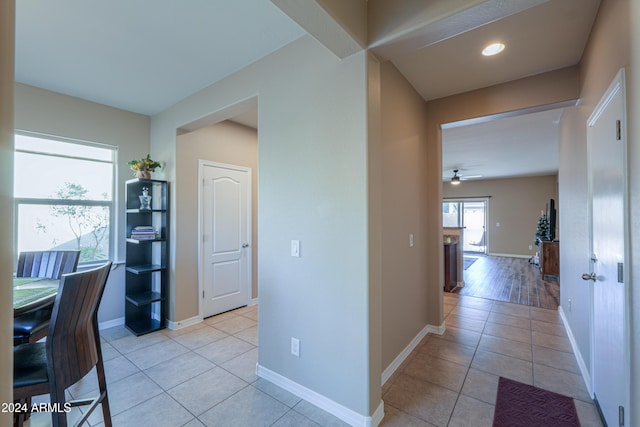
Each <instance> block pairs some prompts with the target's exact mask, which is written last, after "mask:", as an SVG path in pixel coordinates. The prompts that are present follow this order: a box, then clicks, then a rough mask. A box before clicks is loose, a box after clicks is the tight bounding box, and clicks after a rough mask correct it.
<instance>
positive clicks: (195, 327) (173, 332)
mask: <svg viewBox="0 0 640 427" xmlns="http://www.w3.org/2000/svg"><path fill="white" fill-rule="evenodd" d="M205 326H207V324H206V323H204V322H198V323H195V324H193V325H189V326H186V327H184V328H180V329H176V330H173V329H163V330H162V333H163V334H164V335H166V336H168V337H169V338H175V337H179V336H180V335H184V334H188V333H189V332H193V331H196V330H198V329H202V328H204V327H205Z"/></svg>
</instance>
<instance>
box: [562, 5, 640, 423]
mask: <svg viewBox="0 0 640 427" xmlns="http://www.w3.org/2000/svg"><path fill="white" fill-rule="evenodd" d="M634 3H635V4H637V2H635V1H629V0H604V1H603V2H602V4H601V6H600V10H599V12H598V16H597V18H596V22H595V25H594V27H593V30H592V33H591V36H590V39H589V42H588V44H587V46H586V49H585V53H584V56H583V58H582V61H581V63H580V83H581V84H580V105H579V106H578V107H575V108H571V109H568V110H567V111H566V112H565V114H564V115H563V118H562V122H561V143H560V172H559V176H558V180H559V193H560V196H559V198H560V208H559V210H558V211H559V214H560V233H561V236H562V243H561V245H560V265H561V269H562V282H561V293H560V297H561V306H563V307H564V314H565V316H566V317H567V320H568V322H569V325H570V327H571V331H572V333H573V335H574V337H575V340H576V343H577V346H578V349H579V352H580V356H581V357H582V358H583V360H584V362H585V365H586V367H587V369H589V370H590V365H591V345H590V342H591V330H590V327H589V325H590V313H591V311H590V307H591V304H592V302H591V292H590V288H589V287H588V286H585V285H584V282H583V281H582V280H581V278H580V276H581V274H582V273H584V272H588V271H589V258H590V256H589V234H588V230H589V218H588V187H587V144H586V142H587V134H586V129H587V127H586V123H587V120H588V118H589V116H590V115H591V113H592V112H593V110H594V108H595V106H596V104H597V103H598V102H599V101H600V98H601V97H602V95H604V93H605V91H606V89H607V87H608V86H609V84H610V83H611V82H612V80H613V78H614V77H615V75H616V73H617V72H618V70H619V69H620V68H622V67H629V65H630V54H631V52H633V51H634V49H632V48H631V46H630V44H629V43H630V34H631V29H632V28H634V27H637V25H635V24H636V22H634V23H633V24H634V25H630V24H631V22H630V18H629V16H630V5H632V4H634ZM636 11H637V10H636ZM636 16H637V15H636ZM638 40H639V38H638V37H634V38H633V41H634V42H635V43H636V44H637V43H638ZM639 47H640V46H638V45H636V46H635V51H637V49H638V48H639ZM634 65H636V66H637V64H634ZM637 70H638V69H637V68H636V67H634V68H627V88H628V89H627V96H628V98H627V102H628V106H629V109H628V115H627V119H628V121H627V129H628V147H629V161H628V164H629V165H630V167H629V180H630V187H629V191H630V195H631V196H630V197H631V200H630V201H631V202H632V205H631V211H630V212H631V218H632V227H631V239H630V241H631V244H632V257H631V259H632V260H633V265H632V266H631V269H630V270H631V271H632V273H633V272H638V271H640V268H639V267H640V265H639V264H638V263H639V262H640V257H638V252H637V250H638V249H640V247H638V240H639V237H640V224H638V221H637V217H638V215H637V212H640V211H638V210H637V209H638V207H640V203H638V194H639V190H640V186H639V185H638V180H639V179H640V172H639V171H638V168H637V167H634V166H633V165H637V164H639V163H638V159H639V157H638V150H639V148H640V139H639V138H638V131H637V129H638V126H637V117H638V110H637V105H638V100H639V99H640V97H639V96H637V93H636V94H635V96H634V95H632V94H633V92H632V91H633V90H634V88H636V90H637V86H636V85H637V84H638V82H639V80H638V76H637ZM634 199H635V200H636V202H635V207H636V209H635V210H634V205H633V201H634ZM634 212H635V214H634ZM633 218H636V220H635V226H633V222H634V221H633ZM639 280H640V276H638V274H637V273H636V274H635V276H632V281H631V282H630V283H629V286H630V293H629V295H630V296H631V297H632V298H633V296H634V295H636V297H635V298H636V300H635V301H636V303H635V304H632V305H631V306H630V307H631V318H633V316H636V323H635V324H634V325H633V327H632V330H631V343H630V344H631V347H632V348H633V347H634V346H635V348H636V349H638V346H639V345H640V335H639V334H638V330H637V328H638V325H639V324H638V322H637V319H638V317H637V316H638V311H639V308H640V304H637V301H638V299H637V298H638V297H637V295H638V289H640V285H639V283H640V282H639ZM569 299H571V301H572V304H571V306H572V310H571V311H570V310H568V309H567V307H568V300H569ZM636 351H637V350H636ZM630 360H631V369H632V372H634V373H633V375H632V376H631V384H632V390H633V389H634V388H635V392H634V394H632V396H631V402H638V401H639V399H640V397H639V396H640V395H639V394H638V393H639V392H640V372H639V371H638V369H639V368H640V358H638V357H637V353H636V356H635V357H631V358H630ZM634 396H635V397H634ZM628 409H630V411H631V412H632V417H633V421H630V422H628V423H625V425H638V424H639V423H640V413H638V407H637V405H631V407H630V408H628Z"/></svg>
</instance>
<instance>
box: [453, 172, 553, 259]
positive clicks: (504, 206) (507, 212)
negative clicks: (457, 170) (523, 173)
mask: <svg viewBox="0 0 640 427" xmlns="http://www.w3.org/2000/svg"><path fill="white" fill-rule="evenodd" d="M557 194H558V178H557V176H556V175H548V176H534V177H522V178H510V179H487V180H481V181H463V182H462V184H460V185H451V183H450V182H445V183H443V185H442V197H443V198H456V197H483V196H485V197H489V199H488V211H489V212H488V213H489V216H488V218H487V252H488V253H489V254H496V255H519V256H531V255H533V254H535V253H536V249H537V247H536V246H535V245H534V244H533V242H534V240H535V234H536V228H537V225H538V219H540V211H545V210H546V209H547V205H548V203H549V199H555V202H556V209H557V207H558V196H557ZM497 223H500V227H498V226H497V225H496V224H497ZM556 229H557V228H556ZM556 238H557V239H559V238H560V236H559V235H556ZM529 246H532V248H531V249H529Z"/></svg>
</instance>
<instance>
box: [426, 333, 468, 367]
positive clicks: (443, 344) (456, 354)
mask: <svg viewBox="0 0 640 427" xmlns="http://www.w3.org/2000/svg"><path fill="white" fill-rule="evenodd" d="M420 352H421V353H425V354H428V355H430V356H434V357H439V358H440V359H445V360H448V361H450V362H454V363H458V364H460V365H464V366H469V365H470V364H471V359H473V354H474V353H475V348H474V347H471V346H466V345H464V344H459V343H456V342H453V341H448V340H445V339H442V338H439V337H437V336H433V337H432V338H431V339H430V340H429V341H428V343H426V344H425V345H424V346H422V347H421V348H420Z"/></svg>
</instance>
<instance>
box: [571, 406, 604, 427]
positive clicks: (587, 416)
mask: <svg viewBox="0 0 640 427" xmlns="http://www.w3.org/2000/svg"><path fill="white" fill-rule="evenodd" d="M573 403H575V405H576V412H577V413H578V419H579V420H580V426H581V427H603V424H602V420H600V415H599V414H598V410H597V409H596V406H595V405H594V404H593V403H588V402H583V401H582V400H577V399H573Z"/></svg>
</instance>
